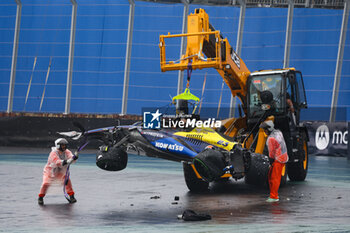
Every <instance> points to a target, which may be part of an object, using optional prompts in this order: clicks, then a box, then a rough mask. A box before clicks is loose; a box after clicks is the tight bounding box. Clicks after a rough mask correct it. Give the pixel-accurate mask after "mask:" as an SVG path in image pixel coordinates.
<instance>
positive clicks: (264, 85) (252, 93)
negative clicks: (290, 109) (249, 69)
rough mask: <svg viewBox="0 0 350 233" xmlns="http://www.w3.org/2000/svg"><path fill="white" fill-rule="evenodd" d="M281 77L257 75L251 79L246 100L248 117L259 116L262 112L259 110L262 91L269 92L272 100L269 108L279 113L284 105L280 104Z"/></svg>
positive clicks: (279, 75) (278, 75) (281, 96)
mask: <svg viewBox="0 0 350 233" xmlns="http://www.w3.org/2000/svg"><path fill="white" fill-rule="evenodd" d="M282 80H283V79H282V76H281V74H266V75H257V76H253V77H252V78H251V82H250V87H249V98H248V101H249V102H248V108H249V116H250V117H258V116H261V115H262V114H263V113H264V111H263V110H262V109H261V107H262V104H263V103H262V100H261V93H262V92H263V91H269V92H271V94H272V96H273V100H272V102H271V103H269V104H270V105H271V108H272V109H273V110H274V111H275V112H277V113H278V112H281V111H282V109H283V106H284V104H283V103H282V101H281V100H282V98H283V94H282V88H283V85H282V83H283V82H282Z"/></svg>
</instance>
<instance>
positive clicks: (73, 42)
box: [64, 0, 78, 114]
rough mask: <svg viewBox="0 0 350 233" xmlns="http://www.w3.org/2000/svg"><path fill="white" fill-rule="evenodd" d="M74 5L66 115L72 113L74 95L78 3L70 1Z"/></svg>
mask: <svg viewBox="0 0 350 233" xmlns="http://www.w3.org/2000/svg"><path fill="white" fill-rule="evenodd" d="M70 1H71V3H72V16H71V25H70V40H69V55H68V70H67V86H66V103H65V108H64V114H68V113H70V102H71V94H72V76H73V61H74V45H75V29H76V22H77V7H78V5H77V1H76V0H70Z"/></svg>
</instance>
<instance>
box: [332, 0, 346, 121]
mask: <svg viewBox="0 0 350 233" xmlns="http://www.w3.org/2000/svg"><path fill="white" fill-rule="evenodd" d="M349 8H350V0H345V1H344V12H343V20H342V25H341V32H340V37H339V45H338V56H337V64H336V67H335V74H334V84H333V93H332V104H331V113H330V116H329V122H334V121H335V116H336V112H337V105H338V96H339V85H340V78H341V72H342V66H343V57H344V47H345V41H346V30H347V28H348V21H349Z"/></svg>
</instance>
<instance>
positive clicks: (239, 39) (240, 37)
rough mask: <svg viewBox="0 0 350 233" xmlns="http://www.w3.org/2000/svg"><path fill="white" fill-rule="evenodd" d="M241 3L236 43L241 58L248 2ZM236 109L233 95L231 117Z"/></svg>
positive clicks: (243, 0) (241, 1)
mask: <svg viewBox="0 0 350 233" xmlns="http://www.w3.org/2000/svg"><path fill="white" fill-rule="evenodd" d="M239 3H240V5H241V7H240V12H239V22H238V34H237V41H236V53H237V54H238V56H239V57H241V53H242V41H243V32H244V21H245V10H246V2H245V0H239ZM235 108H236V97H233V96H232V95H231V101H230V112H229V117H234V116H235Z"/></svg>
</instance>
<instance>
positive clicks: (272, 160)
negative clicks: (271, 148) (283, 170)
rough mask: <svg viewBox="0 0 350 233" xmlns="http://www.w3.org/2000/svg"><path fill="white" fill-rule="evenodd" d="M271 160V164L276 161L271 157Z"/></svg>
mask: <svg viewBox="0 0 350 233" xmlns="http://www.w3.org/2000/svg"><path fill="white" fill-rule="evenodd" d="M269 161H270V165H272V164H273V162H275V159H273V158H270V157H269Z"/></svg>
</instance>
